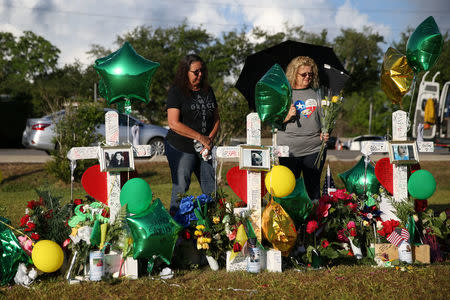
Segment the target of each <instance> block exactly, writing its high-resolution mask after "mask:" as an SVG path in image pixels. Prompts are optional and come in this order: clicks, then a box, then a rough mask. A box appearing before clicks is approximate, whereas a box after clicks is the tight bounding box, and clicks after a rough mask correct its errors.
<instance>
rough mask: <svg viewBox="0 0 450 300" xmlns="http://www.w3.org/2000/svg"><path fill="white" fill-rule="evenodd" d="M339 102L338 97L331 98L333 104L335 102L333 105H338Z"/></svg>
mask: <svg viewBox="0 0 450 300" xmlns="http://www.w3.org/2000/svg"><path fill="white" fill-rule="evenodd" d="M338 101H339V97H338V96H333V97H332V98H331V102H333V103H336V102H338Z"/></svg>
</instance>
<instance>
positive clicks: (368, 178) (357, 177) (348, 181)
mask: <svg viewBox="0 0 450 300" xmlns="http://www.w3.org/2000/svg"><path fill="white" fill-rule="evenodd" d="M364 165H365V163H364V156H363V157H361V159H360V160H359V162H358V163H357V164H356V165H355V166H353V168H351V169H350V170H347V171H345V172H344V173H341V174H339V175H338V176H339V178H341V179H342V181H343V182H344V185H345V189H346V190H347V192H349V193H355V194H357V195H361V194H365V193H366V192H367V191H369V192H371V193H372V194H378V190H379V188H380V183H379V182H378V180H377V178H376V177H375V168H374V167H373V166H372V165H371V164H370V163H369V164H367V172H366V175H365V176H364V173H365V166H364ZM364 187H365V189H364Z"/></svg>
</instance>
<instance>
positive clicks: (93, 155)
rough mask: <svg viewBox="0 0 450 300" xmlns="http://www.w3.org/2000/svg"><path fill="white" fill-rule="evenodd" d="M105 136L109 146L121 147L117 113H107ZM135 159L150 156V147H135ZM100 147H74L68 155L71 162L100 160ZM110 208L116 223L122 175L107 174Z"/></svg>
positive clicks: (116, 173) (111, 217) (112, 219)
mask: <svg viewBox="0 0 450 300" xmlns="http://www.w3.org/2000/svg"><path fill="white" fill-rule="evenodd" d="M105 136H106V145H107V146H118V145H119V114H118V113H117V112H115V111H108V112H106V113H105ZM133 154H134V156H135V157H146V156H150V145H137V146H133ZM99 156H100V147H99V146H94V147H74V148H72V149H70V150H69V152H68V153H67V158H68V159H69V160H70V161H76V160H79V159H99ZM107 189H108V206H109V208H110V222H111V223H112V222H114V220H115V218H116V215H117V213H118V212H119V210H120V207H121V206H120V173H119V172H107Z"/></svg>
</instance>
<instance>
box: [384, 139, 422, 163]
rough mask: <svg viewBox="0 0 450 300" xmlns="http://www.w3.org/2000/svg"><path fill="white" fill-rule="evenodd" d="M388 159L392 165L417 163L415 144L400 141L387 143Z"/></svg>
mask: <svg viewBox="0 0 450 300" xmlns="http://www.w3.org/2000/svg"><path fill="white" fill-rule="evenodd" d="M389 158H390V160H391V162H392V163H393V164H414V163H417V162H418V161H419V156H418V154H417V145H416V143H415V142H412V141H411V142H409V141H402V142H390V143H389Z"/></svg>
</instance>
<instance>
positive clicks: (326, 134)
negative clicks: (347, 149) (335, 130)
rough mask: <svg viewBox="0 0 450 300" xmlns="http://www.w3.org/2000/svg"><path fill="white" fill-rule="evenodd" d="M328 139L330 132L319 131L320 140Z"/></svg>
mask: <svg viewBox="0 0 450 300" xmlns="http://www.w3.org/2000/svg"><path fill="white" fill-rule="evenodd" d="M329 139H330V134H329V133H328V132H326V133H323V132H321V133H320V140H321V141H325V142H328V140H329Z"/></svg>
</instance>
